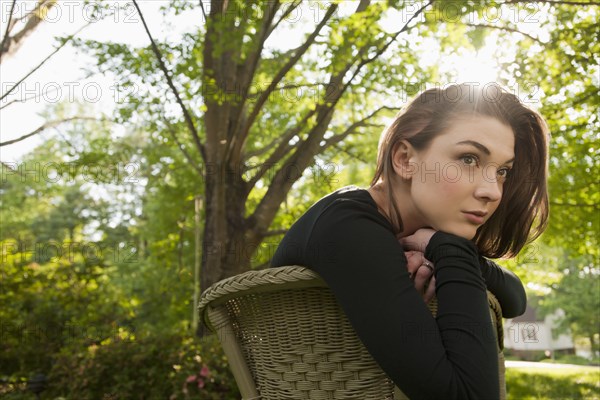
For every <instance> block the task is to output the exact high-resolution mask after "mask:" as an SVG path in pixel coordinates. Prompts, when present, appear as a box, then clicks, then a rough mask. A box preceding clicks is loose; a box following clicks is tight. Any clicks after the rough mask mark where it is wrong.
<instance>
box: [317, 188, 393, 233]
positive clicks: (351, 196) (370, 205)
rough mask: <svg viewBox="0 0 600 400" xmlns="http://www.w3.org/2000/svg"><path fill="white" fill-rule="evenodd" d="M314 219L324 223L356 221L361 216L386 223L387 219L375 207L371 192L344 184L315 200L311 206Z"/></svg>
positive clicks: (379, 222)
mask: <svg viewBox="0 0 600 400" xmlns="http://www.w3.org/2000/svg"><path fill="white" fill-rule="evenodd" d="M311 208H312V209H313V215H314V217H315V221H316V220H319V221H320V222H322V223H325V225H330V224H334V225H337V223H339V222H341V221H352V222H358V220H360V219H362V218H361V216H362V217H367V219H368V220H370V221H374V222H377V223H378V224H385V225H386V226H387V225H388V222H387V220H386V219H385V217H383V215H381V213H380V212H379V211H378V209H377V204H376V203H375V200H373V197H372V196H371V194H370V193H369V192H368V191H367V190H366V189H363V188H360V187H358V186H354V185H351V186H345V187H343V188H340V189H338V190H336V191H334V192H332V193H330V194H328V195H326V196H325V197H323V198H321V199H320V200H319V201H317V202H316V203H315V204H314V205H313V207H311Z"/></svg>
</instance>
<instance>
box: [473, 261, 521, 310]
mask: <svg viewBox="0 0 600 400" xmlns="http://www.w3.org/2000/svg"><path fill="white" fill-rule="evenodd" d="M480 265H481V274H482V275H483V279H484V280H485V284H486V285H487V288H488V289H489V291H490V292H492V293H493V294H494V296H496V298H497V299H498V302H499V303H500V306H501V307H502V316H503V317H504V318H514V317H518V316H519V315H522V314H523V313H524V312H525V307H526V306H527V294H526V293H525V288H524V287H523V283H522V282H521V280H520V279H519V277H518V276H517V275H515V274H514V273H513V272H511V271H509V270H507V269H505V268H502V267H500V266H499V265H498V264H496V263H494V262H492V261H490V260H487V259H485V258H483V257H481V258H480Z"/></svg>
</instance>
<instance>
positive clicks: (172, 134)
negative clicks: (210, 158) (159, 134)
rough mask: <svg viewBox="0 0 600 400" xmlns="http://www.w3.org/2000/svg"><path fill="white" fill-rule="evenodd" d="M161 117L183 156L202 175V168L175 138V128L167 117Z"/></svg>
mask: <svg viewBox="0 0 600 400" xmlns="http://www.w3.org/2000/svg"><path fill="white" fill-rule="evenodd" d="M161 117H162V120H163V122H164V123H165V125H166V127H167V131H169V133H170V134H171V137H172V138H173V140H174V141H175V143H176V144H177V147H179V150H180V151H181V152H182V153H183V155H184V157H185V158H186V159H187V160H188V162H189V163H190V165H191V166H192V167H193V168H194V169H195V170H196V172H198V174H200V176H204V173H203V172H202V169H200V168H199V167H198V164H197V163H196V162H195V161H194V159H193V158H192V157H191V156H190V154H189V153H188V152H187V150H186V149H185V147H183V144H182V143H181V142H180V141H179V139H178V138H177V134H176V133H175V129H173V126H172V125H171V123H169V121H168V120H167V118H166V117H165V116H164V115H162V114H161Z"/></svg>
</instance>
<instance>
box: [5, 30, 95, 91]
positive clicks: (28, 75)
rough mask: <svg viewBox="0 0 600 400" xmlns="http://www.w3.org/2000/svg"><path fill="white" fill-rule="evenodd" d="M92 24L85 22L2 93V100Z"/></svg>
mask: <svg viewBox="0 0 600 400" xmlns="http://www.w3.org/2000/svg"><path fill="white" fill-rule="evenodd" d="M90 24H91V22H88V23H87V24H85V25H84V26H82V27H81V28H79V29H78V30H77V31H76V32H75V33H73V34H72V35H71V36H69V37H68V38H67V39H66V40H65V41H64V43H62V44H61V45H60V46H58V47H57V48H56V49H55V50H54V51H53V52H52V53H50V55H48V56H47V57H46V58H44V59H43V60H42V62H40V63H39V64H38V65H37V66H36V67H35V68H33V69H32V70H31V71H29V73H27V75H25V76H24V77H23V78H21V80H19V82H17V83H15V85H14V86H12V87H11V88H10V89H8V91H7V92H6V93H4V94H2V95H0V100H3V99H4V98H5V97H6V96H8V95H9V94H11V93H12V91H13V90H15V89H16V88H17V87H18V86H19V85H20V84H21V83H23V82H24V81H25V79H27V78H29V77H30V76H31V75H32V74H33V73H34V72H35V71H37V70H38V69H40V68H41V67H42V65H44V64H45V63H46V61H48V60H49V59H50V58H51V57H52V56H53V55H55V54H56V53H58V51H59V50H60V49H62V48H63V47H65V46H66V45H67V43H69V41H70V40H71V39H73V38H74V37H75V35H77V34H78V33H79V32H81V31H82V30H83V29H84V28H87V27H88V26H90Z"/></svg>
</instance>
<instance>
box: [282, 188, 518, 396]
mask: <svg viewBox="0 0 600 400" xmlns="http://www.w3.org/2000/svg"><path fill="white" fill-rule="evenodd" d="M425 257H426V258H427V259H428V260H430V261H432V262H433V263H434V264H435V272H434V273H435V278H436V288H435V291H436V296H437V298H438V314H437V317H436V318H434V317H433V316H432V315H431V313H430V312H429V310H428V308H427V306H426V304H425V303H424V301H423V299H422V297H421V295H420V294H419V293H418V292H417V290H416V289H415V287H414V283H413V281H412V280H411V279H410V277H409V275H408V269H407V260H406V257H405V255H404V250H403V248H402V246H401V245H400V243H399V242H398V240H397V239H396V237H395V235H394V233H393V229H392V226H391V224H390V223H389V222H388V220H387V219H386V218H385V217H384V216H383V215H382V214H381V213H380V212H379V211H378V210H377V205H376V203H375V201H374V200H373V198H372V197H371V195H370V194H369V192H368V191H366V190H364V189H360V188H357V187H354V186H349V187H346V188H343V189H340V190H338V191H336V192H334V193H332V194H330V195H328V196H326V197H324V198H322V199H321V200H319V201H318V202H317V203H315V204H314V205H313V206H312V207H311V208H310V209H309V210H308V211H307V212H306V213H305V214H304V215H303V216H302V217H301V218H300V219H298V221H296V223H294V225H293V226H292V227H291V229H290V230H289V231H288V233H287V234H286V235H285V236H284V238H283V240H282V241H281V243H280V244H279V247H278V248H277V250H276V252H275V254H274V256H273V259H272V260H271V266H272V267H278V266H284V265H302V266H306V267H308V268H310V269H312V270H314V271H315V272H317V273H318V274H319V275H320V276H321V277H322V278H323V279H324V280H325V282H326V283H327V284H328V286H329V287H330V288H331V290H332V292H333V293H334V295H335V297H336V299H337V301H338V302H339V304H340V305H341V307H342V309H343V310H344V312H345V313H346V315H347V317H348V319H349V321H350V323H351V324H352V326H353V327H354V329H355V330H356V333H357V335H358V337H359V338H360V339H361V341H362V342H363V343H364V345H365V347H366V348H367V350H368V351H369V352H370V353H371V355H372V356H373V358H374V359H375V360H376V361H377V363H378V364H379V365H380V367H381V368H382V369H383V370H384V371H385V372H386V374H387V375H388V376H389V377H390V378H391V379H392V380H393V381H394V383H395V384H396V385H397V386H398V387H399V388H400V389H401V390H402V391H403V392H404V393H405V394H406V395H407V396H408V397H409V398H411V399H444V400H450V399H461V400H466V399H477V400H481V399H497V398H498V397H499V387H498V356H497V348H496V339H495V335H494V331H493V326H492V322H491V319H490V314H489V309H488V302H487V295H486V286H487V288H488V289H489V290H490V291H491V292H492V293H494V294H495V295H496V297H497V299H498V301H499V302H500V305H501V306H502V310H503V314H504V316H505V317H513V316H517V315H520V314H522V313H523V311H524V309H525V303H526V297H525V291H524V289H523V285H522V284H521V282H520V280H519V278H518V277H517V276H516V275H514V274H512V273H511V272H510V271H507V270H505V269H502V268H500V267H499V266H497V265H496V264H494V263H493V262H491V261H488V260H485V259H483V258H482V257H479V255H478V252H477V249H476V247H475V245H474V244H473V243H472V242H471V241H469V240H466V239H464V238H460V237H458V236H455V235H452V234H448V233H444V232H436V233H435V234H434V235H433V237H432V238H431V240H430V241H429V245H428V246H427V248H426V251H425Z"/></svg>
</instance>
